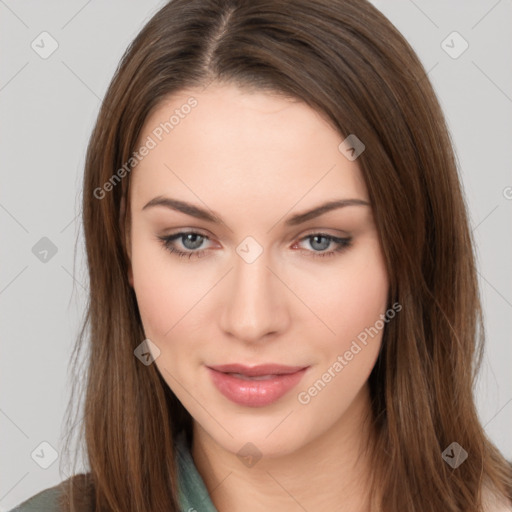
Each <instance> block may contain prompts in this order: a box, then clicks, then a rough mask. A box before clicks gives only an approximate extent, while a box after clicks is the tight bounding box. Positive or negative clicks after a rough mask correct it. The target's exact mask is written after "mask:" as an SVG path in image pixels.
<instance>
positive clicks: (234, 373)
mask: <svg viewBox="0 0 512 512" xmlns="http://www.w3.org/2000/svg"><path fill="white" fill-rule="evenodd" d="M307 368H308V367H307V366H306V367H304V366H284V365H279V364H273V363H272V364H262V365H258V366H245V365H242V364H225V365H217V366H207V369H208V372H209V374H210V377H211V379H212V382H213V384H214V385H215V387H216V388H217V390H218V391H220V393H221V394H222V395H224V396H225V397H226V398H228V399H229V400H231V401H232V402H234V403H236V404H238V405H243V406H246V407H263V406H266V405H270V404H271V403H273V402H275V401H277V400H279V399H280V398H281V397H282V396H284V395H285V394H286V393H288V392H289V391H290V390H291V389H292V388H293V387H295V386H296V385H297V384H298V383H299V381H300V380H301V379H302V377H303V375H304V373H305V372H306V370H307Z"/></svg>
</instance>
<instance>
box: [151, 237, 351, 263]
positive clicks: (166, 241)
mask: <svg viewBox="0 0 512 512" xmlns="http://www.w3.org/2000/svg"><path fill="white" fill-rule="evenodd" d="M186 235H199V236H201V237H203V238H204V239H205V240H208V239H209V238H208V237H207V236H205V235H202V234H201V233H197V232H195V231H180V232H179V233H175V234H174V235H169V236H159V237H158V239H159V240H160V241H161V242H162V245H163V246H164V248H165V249H166V250H167V251H169V252H170V253H172V254H175V255H176V256H178V257H179V258H188V259H191V258H193V257H197V258H201V257H203V256H204V253H205V252H206V249H201V250H198V251H192V250H188V251H180V250H179V249H176V247H173V245H172V243H173V242H174V241H175V240H177V239H179V238H183V237H184V236H186ZM314 237H322V238H326V239H327V240H329V241H331V242H334V243H335V244H337V247H336V248H335V249H333V250H331V251H326V252H318V251H309V250H305V249H301V250H302V251H305V252H308V253H313V255H312V257H313V258H326V257H331V256H335V255H336V254H339V253H342V252H344V251H345V250H346V249H348V248H349V247H350V246H351V245H352V237H348V238H338V237H336V236H333V235H328V234H326V233H311V234H309V235H306V236H304V237H302V238H301V239H300V240H299V242H302V241H304V240H307V239H311V238H314Z"/></svg>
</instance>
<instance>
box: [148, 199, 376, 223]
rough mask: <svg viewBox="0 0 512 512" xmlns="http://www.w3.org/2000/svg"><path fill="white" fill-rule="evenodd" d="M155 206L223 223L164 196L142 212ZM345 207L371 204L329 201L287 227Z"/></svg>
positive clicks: (302, 214)
mask: <svg viewBox="0 0 512 512" xmlns="http://www.w3.org/2000/svg"><path fill="white" fill-rule="evenodd" d="M155 206H163V207H165V208H169V209H171V210H175V211H178V212H181V213H185V214H186V215H190V216H191V217H195V218H197V219H201V220H205V221H208V222H212V223H214V224H221V223H222V220H221V218H220V216H218V215H217V214H216V213H215V212H212V211H211V210H210V211H208V210H205V209H203V208H199V207H198V206H195V205H193V204H191V203H187V202H186V201H179V200H178V199H171V198H169V197H163V196H158V197H155V198H153V199H151V201H149V202H148V203H147V204H146V205H145V206H144V207H143V208H142V210H146V209H147V208H153V207H155ZM345 206H370V203H369V202H367V201H364V200H363V199H338V200H334V201H328V202H326V203H323V204H321V205H319V206H315V208H312V209H311V210H308V211H305V212H302V213H297V214H295V215H293V216H291V217H290V218H289V219H288V220H286V222H285V225H286V226H297V225H298V224H302V223H303V222H306V221H308V220H311V219H314V218H316V217H319V216H320V215H323V214H324V213H327V212H329V211H331V210H336V209H338V208H343V207H345Z"/></svg>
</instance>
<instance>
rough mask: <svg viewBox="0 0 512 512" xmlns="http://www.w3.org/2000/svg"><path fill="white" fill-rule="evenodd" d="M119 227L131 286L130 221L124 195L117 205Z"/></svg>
mask: <svg viewBox="0 0 512 512" xmlns="http://www.w3.org/2000/svg"><path fill="white" fill-rule="evenodd" d="M119 228H120V229H121V237H122V239H123V241H124V244H125V248H126V254H127V255H128V282H129V283H130V286H131V287H132V288H133V270H132V244H131V233H130V232H131V222H130V215H129V212H128V215H127V208H126V198H125V196H123V197H122V198H121V205H120V207H119Z"/></svg>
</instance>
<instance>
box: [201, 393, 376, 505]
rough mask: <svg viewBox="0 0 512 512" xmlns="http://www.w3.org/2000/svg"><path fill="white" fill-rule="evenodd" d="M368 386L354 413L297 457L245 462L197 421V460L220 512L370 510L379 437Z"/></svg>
mask: <svg viewBox="0 0 512 512" xmlns="http://www.w3.org/2000/svg"><path fill="white" fill-rule="evenodd" d="M369 408H370V400H369V390H368V388H367V386H364V387H363V388H362V390H361V391H360V393H359V395H358V396H357V398H356V399H355V400H354V401H353V403H352V404H351V406H350V407H349V409H348V410H347V411H346V412H345V414H344V415H343V417H342V418H340V419H339V420H338V421H337V422H336V423H335V424H333V425H332V426H331V427H330V428H329V429H328V430H327V431H325V432H323V433H321V434H320V435H319V436H317V437H316V438H315V439H314V440H313V441H311V442H310V443H308V444H307V445H304V446H301V447H300V448H298V449H297V450H296V451H294V452H293V453H290V454H287V455H285V456H280V457H263V458H262V459H261V460H259V461H258V462H257V463H256V464H255V465H254V466H252V467H246V466H244V465H243V464H240V461H239V460H238V458H237V455H236V453H232V452H231V451H228V450H225V449H224V448H223V447H222V446H220V445H219V444H218V443H217V442H216V441H215V440H214V439H213V438H212V437H211V436H210V435H209V434H208V433H207V432H206V431H205V430H204V429H203V428H202V427H201V426H199V425H198V424H197V423H196V422H194V428H193V442H192V456H193V458H194V462H195V465H196V467H197V469H198V471H199V473H200V475H201V476H202V478H203V480H204V482H205V484H206V487H207V489H208V492H209V493H210V496H211V500H212V502H213V504H214V505H215V507H216V508H217V510H218V511H219V512H227V511H231V510H244V511H246V512H267V511H268V510H280V511H282V512H292V511H293V512H295V511H304V510H307V511H311V510H336V511H338V512H345V511H346V512H348V511H354V510H357V511H359V512H365V511H367V510H369V495H368V490H369V479H370V468H371V460H369V455H368V454H367V453H366V452H365V448H367V447H368V446H369V443H370V440H371V437H372V436H373V435H374V433H373V430H372V428H371V426H370V424H369V423H365V421H364V420H365V415H366V414H369V410H370V409H369Z"/></svg>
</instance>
